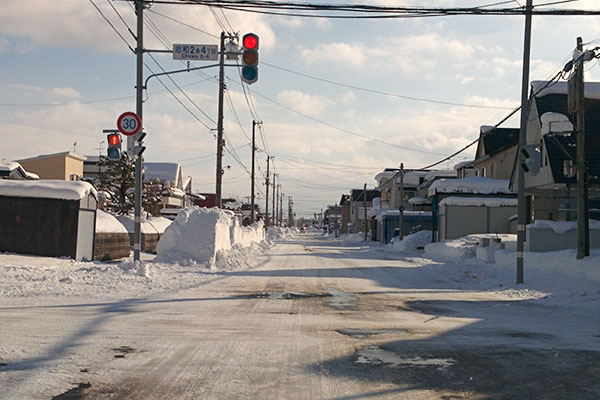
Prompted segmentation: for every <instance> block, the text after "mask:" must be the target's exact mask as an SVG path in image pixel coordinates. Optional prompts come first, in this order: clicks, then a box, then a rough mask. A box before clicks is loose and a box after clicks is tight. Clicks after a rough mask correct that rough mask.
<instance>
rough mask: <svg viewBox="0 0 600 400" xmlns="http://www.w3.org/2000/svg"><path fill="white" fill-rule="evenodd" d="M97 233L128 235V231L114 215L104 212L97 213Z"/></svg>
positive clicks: (98, 211)
mask: <svg viewBox="0 0 600 400" xmlns="http://www.w3.org/2000/svg"><path fill="white" fill-rule="evenodd" d="M96 232H108V233H127V229H125V227H124V226H123V224H122V223H121V222H119V220H118V219H117V218H116V217H115V216H114V215H112V214H109V213H107V212H105V211H102V210H97V211H96Z"/></svg>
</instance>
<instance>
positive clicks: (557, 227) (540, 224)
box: [528, 219, 600, 235]
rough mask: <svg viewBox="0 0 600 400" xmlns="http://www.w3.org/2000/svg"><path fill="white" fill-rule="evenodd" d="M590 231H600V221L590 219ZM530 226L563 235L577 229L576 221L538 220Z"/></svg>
mask: <svg viewBox="0 0 600 400" xmlns="http://www.w3.org/2000/svg"><path fill="white" fill-rule="evenodd" d="M589 223H590V229H591V230H600V221H597V220H595V219H590V222H589ZM528 226H530V227H532V228H534V229H552V230H553V231H554V233H556V234H558V235H561V234H563V233H566V232H568V231H570V230H572V229H573V230H575V229H577V222H576V221H548V220H544V219H536V220H535V222H534V223H533V224H529V225H528Z"/></svg>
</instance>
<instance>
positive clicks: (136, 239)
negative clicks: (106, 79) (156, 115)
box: [127, 0, 144, 261]
mask: <svg viewBox="0 0 600 400" xmlns="http://www.w3.org/2000/svg"><path fill="white" fill-rule="evenodd" d="M135 11H136V14H137V47H136V50H135V54H136V61H137V62H136V87H135V89H136V107H135V112H136V114H137V115H138V117H140V120H141V121H143V118H142V108H143V101H144V100H143V90H144V87H143V83H144V82H143V80H144V15H143V12H144V2H143V1H141V0H138V1H136V2H135ZM140 132H141V130H140ZM135 142H136V140H135V138H134V137H128V138H127V154H128V155H129V156H131V155H132V154H134V153H135V152H134V148H135ZM140 144H141V143H140ZM134 156H135V157H136V158H135V194H134V201H135V204H134V225H133V259H134V261H139V260H140V252H141V247H142V246H141V241H142V240H141V239H142V234H141V232H142V231H141V219H142V155H141V154H136V155H134Z"/></svg>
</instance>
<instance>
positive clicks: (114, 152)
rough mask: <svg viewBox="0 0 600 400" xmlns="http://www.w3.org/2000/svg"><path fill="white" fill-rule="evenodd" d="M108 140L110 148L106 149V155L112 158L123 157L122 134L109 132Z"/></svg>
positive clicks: (118, 158)
mask: <svg viewBox="0 0 600 400" xmlns="http://www.w3.org/2000/svg"><path fill="white" fill-rule="evenodd" d="M106 141H107V142H108V148H107V149H106V155H107V156H108V158H109V159H110V160H120V159H121V135H119V134H118V133H109V134H108V135H106Z"/></svg>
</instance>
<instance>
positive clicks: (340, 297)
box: [326, 287, 356, 310]
mask: <svg viewBox="0 0 600 400" xmlns="http://www.w3.org/2000/svg"><path fill="white" fill-rule="evenodd" d="M326 289H327V293H329V296H331V298H330V299H329V300H327V305H328V306H330V307H333V308H336V309H338V310H350V309H352V308H354V307H356V304H355V303H356V296H354V295H353V294H351V293H346V292H342V291H341V290H338V289H335V288H332V287H328V288H326Z"/></svg>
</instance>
